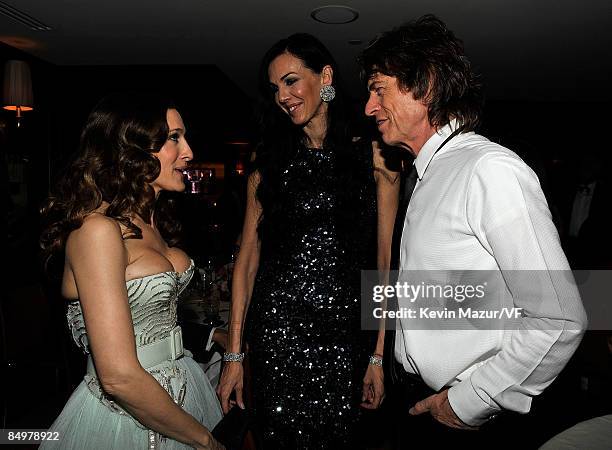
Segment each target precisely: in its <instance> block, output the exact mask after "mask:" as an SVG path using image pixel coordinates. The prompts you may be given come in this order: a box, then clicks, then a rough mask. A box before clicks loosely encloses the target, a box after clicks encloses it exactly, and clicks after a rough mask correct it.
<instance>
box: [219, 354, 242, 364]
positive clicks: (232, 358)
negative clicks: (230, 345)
mask: <svg viewBox="0 0 612 450" xmlns="http://www.w3.org/2000/svg"><path fill="white" fill-rule="evenodd" d="M243 359H244V353H232V352H225V353H223V361H225V362H242V360H243Z"/></svg>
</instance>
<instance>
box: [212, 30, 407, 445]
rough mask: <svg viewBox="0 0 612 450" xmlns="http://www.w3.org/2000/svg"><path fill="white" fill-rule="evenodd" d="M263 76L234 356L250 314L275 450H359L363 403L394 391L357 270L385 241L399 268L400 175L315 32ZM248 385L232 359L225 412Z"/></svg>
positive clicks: (260, 391)
mask: <svg viewBox="0 0 612 450" xmlns="http://www.w3.org/2000/svg"><path fill="white" fill-rule="evenodd" d="M260 80H261V88H262V92H263V93H264V95H265V97H266V99H267V100H268V102H269V109H268V110H267V111H266V113H265V115H264V120H263V135H262V142H261V145H260V147H259V149H258V151H257V155H256V159H255V161H254V171H253V172H252V173H251V175H250V177H249V183H248V184H249V187H248V199H247V213H246V218H245V224H244V229H243V236H242V244H241V249H240V253H239V255H238V259H237V261H236V266H235V271H234V278H233V292H232V313H231V322H230V342H229V350H228V351H230V352H236V353H238V352H240V351H241V347H242V335H243V325H244V322H245V316H246V312H247V309H248V318H247V325H246V331H245V337H246V340H247V341H248V343H249V347H250V354H249V355H250V362H251V368H252V377H253V391H254V401H255V412H256V418H257V419H258V421H259V423H260V425H261V431H262V434H263V441H264V442H263V443H264V448H265V449H278V448H291V449H318V448H334V449H336V448H343V447H346V446H349V445H350V446H351V447H352V448H356V447H357V446H358V445H357V444H356V443H355V442H354V439H355V437H356V436H357V435H358V430H357V427H356V425H357V423H358V420H359V416H360V414H359V412H360V411H359V405H360V403H362V402H363V403H362V404H363V405H364V407H370V408H373V407H377V406H378V404H379V403H380V401H381V397H382V395H383V391H382V389H383V388H382V381H383V380H382V369H381V368H380V367H378V366H372V365H368V356H369V355H370V354H371V353H372V351H373V350H375V352H376V353H380V354H382V338H381V337H380V336H379V339H378V342H375V341H376V339H374V338H372V339H370V342H368V339H367V338H366V336H367V334H366V333H365V332H363V331H361V329H360V275H361V274H360V271H361V270H362V269H376V266H377V239H378V248H379V251H378V263H379V265H383V266H384V265H385V264H387V267H388V260H389V249H390V241H391V232H392V226H393V219H394V216H395V209H394V208H396V202H397V192H398V183H396V182H395V180H396V175H395V174H394V173H392V172H390V171H389V170H388V169H386V168H385V166H384V163H383V160H382V158H381V157H380V154H379V151H378V150H373V146H372V142H369V141H365V140H363V139H355V138H354V137H353V136H356V134H355V133H353V132H352V130H351V128H350V126H349V123H348V120H347V115H346V113H345V105H344V104H343V101H344V98H343V95H342V91H341V89H340V87H339V84H338V72H337V70H336V64H335V62H334V61H333V59H332V57H331V55H330V54H329V52H328V51H327V49H326V48H325V47H324V46H323V45H322V44H321V43H320V42H319V41H318V40H316V39H315V38H314V37H312V36H310V35H305V34H298V35H293V36H290V37H289V38H287V39H284V40H282V41H279V42H278V43H277V44H276V45H274V46H273V47H272V48H271V49H270V50H269V51H268V53H267V54H266V56H265V57H264V60H263V62H262V71H261V76H260ZM330 85H331V86H334V87H335V98H334V99H333V100H330V99H329V97H326V95H325V89H326V88H323V87H324V86H330ZM322 88H323V90H322ZM324 99H325V100H324ZM377 195H378V198H379V199H384V200H383V201H380V202H379V203H378V207H377V201H376V200H377ZM377 211H378V216H377ZM377 223H378V226H377ZM377 230H378V232H377ZM249 305H250V308H249ZM364 375H365V378H364ZM242 388H243V368H242V363H241V362H228V363H226V365H225V368H224V371H223V374H222V377H221V382H220V386H219V388H218V393H219V395H220V397H221V402H222V406H223V408H224V410H226V411H227V410H228V409H229V407H230V406H231V405H232V404H233V402H230V401H229V396H230V394H231V393H232V392H233V391H235V393H236V402H237V403H238V405H239V406H243V401H242Z"/></svg>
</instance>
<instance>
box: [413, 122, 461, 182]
mask: <svg viewBox="0 0 612 450" xmlns="http://www.w3.org/2000/svg"><path fill="white" fill-rule="evenodd" d="M456 129H457V121H456V120H455V119H453V120H451V121H450V122H449V123H448V124H446V125H444V126H443V127H442V128H440V129H439V130H438V131H436V132H435V133H434V134H433V135H432V136H431V137H430V138H429V139H428V140H427V142H425V144H423V147H421V151H419V154H418V155H417V157H416V158H415V160H414V167H415V168H416V171H417V175H418V177H419V181H420V180H421V179H422V178H423V175H424V174H425V171H426V170H427V167H428V166H429V163H430V162H431V160H432V159H433V157H434V155H435V154H436V151H437V150H438V148H439V147H440V145H442V143H443V142H444V140H445V139H446V138H447V137H449V136H450V135H451V133H452V132H453V131H455V130H456Z"/></svg>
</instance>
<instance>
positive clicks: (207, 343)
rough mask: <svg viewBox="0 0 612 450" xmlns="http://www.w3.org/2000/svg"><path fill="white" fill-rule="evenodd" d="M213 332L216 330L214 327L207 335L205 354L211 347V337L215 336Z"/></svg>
mask: <svg viewBox="0 0 612 450" xmlns="http://www.w3.org/2000/svg"><path fill="white" fill-rule="evenodd" d="M215 330H216V328H215V327H213V328H211V330H210V334H209V335H208V340H207V341H206V351H207V352H208V351H210V349H211V348H212V346H213V340H212V339H213V335H214V334H215Z"/></svg>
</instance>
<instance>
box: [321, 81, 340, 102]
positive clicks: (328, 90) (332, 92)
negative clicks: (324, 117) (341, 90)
mask: <svg viewBox="0 0 612 450" xmlns="http://www.w3.org/2000/svg"><path fill="white" fill-rule="evenodd" d="M319 95H320V96H321V100H323V101H324V102H326V103H327V102H331V101H332V100H333V99H334V98H336V89H334V87H333V86H332V85H331V84H326V85H324V86H322V87H321V91H320V92H319Z"/></svg>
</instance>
